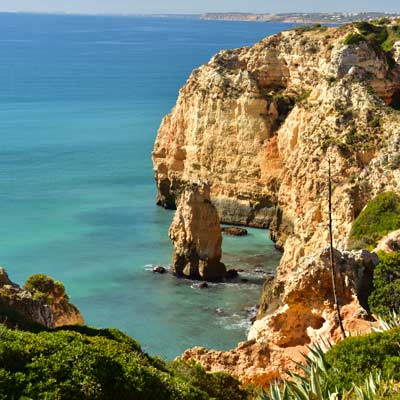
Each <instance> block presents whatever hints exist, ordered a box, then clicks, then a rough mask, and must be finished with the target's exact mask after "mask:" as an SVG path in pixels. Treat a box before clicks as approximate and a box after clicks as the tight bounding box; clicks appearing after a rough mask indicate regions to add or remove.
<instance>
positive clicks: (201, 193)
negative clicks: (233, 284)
mask: <svg viewBox="0 0 400 400" xmlns="http://www.w3.org/2000/svg"><path fill="white" fill-rule="evenodd" d="M169 237H170V238H171V240H172V242H173V244H174V253H173V257H172V272H173V273H175V274H176V275H178V276H184V277H186V278H191V279H203V280H210V281H216V280H221V279H222V278H223V277H224V276H225V273H226V269H225V265H224V264H223V263H221V262H220V260H221V255H222V250H221V245H222V234H221V225H220V222H219V217H218V212H217V210H216V208H215V206H214V205H213V204H212V203H211V201H210V188H209V187H208V185H206V184H203V185H198V184H193V185H188V186H187V187H186V188H185V189H184V191H183V192H182V194H181V196H180V199H179V205H178V209H177V210H176V213H175V216H174V219H173V221H172V224H171V227H170V229H169Z"/></svg>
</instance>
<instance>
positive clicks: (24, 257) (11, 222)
mask: <svg viewBox="0 0 400 400" xmlns="http://www.w3.org/2000/svg"><path fill="white" fill-rule="evenodd" d="M287 28H289V26H288V25H283V24H271V23H270V24H267V23H246V22H222V21H221V22H213V21H199V20H183V19H181V20H180V19H156V18H139V17H137V18H135V17H85V16H51V15H27V14H26V15H23V14H20V15H17V14H14V15H13V14H0V55H1V57H0V221H1V223H0V265H3V266H4V267H6V269H7V271H8V272H9V275H10V277H11V278H12V279H13V280H14V281H16V282H18V283H19V284H23V282H24V281H25V279H26V278H27V277H28V276H29V275H30V274H33V273H38V272H41V273H46V274H49V275H51V276H53V277H54V278H55V279H58V280H61V281H63V282H64V283H65V285H66V287H67V291H68V293H69V294H70V295H71V299H72V302H73V303H75V304H76V305H77V306H78V307H79V308H80V310H81V311H82V313H83V315H84V317H85V320H86V322H87V324H90V325H93V326H96V327H109V326H112V327H117V328H119V329H122V330H123V331H125V332H127V333H128V334H130V335H132V336H134V337H135V338H137V339H139V340H140V342H141V343H142V346H143V348H144V349H145V350H146V351H148V352H149V353H151V354H159V355H162V356H164V357H168V358H172V357H175V356H177V355H178V354H180V353H181V352H182V351H183V350H184V349H186V348H188V347H191V346H194V345H199V346H208V347H213V348H217V349H228V348H231V347H233V346H235V345H236V343H237V342H238V341H241V340H244V339H245V337H246V329H247V327H248V322H247V318H248V315H249V314H248V309H249V308H250V307H251V306H253V305H254V304H256V303H257V301H258V297H259V294H260V292H261V284H262V281H263V275H262V274H260V273H257V272H254V269H256V268H258V269H259V268H263V269H264V270H265V271H268V270H272V269H273V268H274V267H275V266H276V264H277V263H278V260H279V254H278V253H277V252H276V251H275V250H274V247H273V244H272V243H271V241H270V240H269V239H268V236H267V232H266V231H263V230H253V229H252V230H250V234H249V236H248V237H245V238H234V237H225V238H224V243H223V252H224V255H223V259H224V261H225V262H226V263H227V264H228V265H230V266H232V267H235V268H244V269H245V270H246V271H247V272H248V273H246V274H244V275H245V277H247V278H248V279H249V282H241V283H232V284H216V285H212V286H211V287H210V288H209V289H208V290H200V289H198V288H196V285H193V282H190V281H186V280H179V279H177V278H174V277H173V276H171V275H163V276H160V275H154V274H153V273H152V272H151V271H150V266H151V265H158V264H162V265H168V263H169V261H170V258H171V253H172V248H171V245H170V242H169V239H168V227H169V224H170V222H171V218H172V215H173V213H171V212H170V211H166V210H163V209H161V208H158V207H156V206H155V194H156V191H155V185H154V182H153V172H152V164H151V151H152V147H153V143H154V139H155V136H156V132H157V128H158V126H159V123H160V120H161V118H162V117H163V116H164V115H165V114H166V113H167V112H169V110H170V109H171V107H172V106H173V105H174V103H175V101H176V97H177V94H178V90H179V88H180V87H181V86H182V85H183V84H184V83H185V81H186V79H187V78H188V76H189V74H190V72H191V71H192V69H193V68H195V67H197V66H199V65H200V64H202V63H204V62H207V61H208V59H209V58H210V57H211V56H212V55H213V54H214V53H216V52H217V51H218V50H220V49H224V48H232V47H240V46H244V45H251V44H253V43H255V42H256V41H258V40H260V39H262V38H263V37H265V36H268V35H270V34H272V33H276V32H279V31H281V30H283V29H287ZM238 288H239V289H240V290H238Z"/></svg>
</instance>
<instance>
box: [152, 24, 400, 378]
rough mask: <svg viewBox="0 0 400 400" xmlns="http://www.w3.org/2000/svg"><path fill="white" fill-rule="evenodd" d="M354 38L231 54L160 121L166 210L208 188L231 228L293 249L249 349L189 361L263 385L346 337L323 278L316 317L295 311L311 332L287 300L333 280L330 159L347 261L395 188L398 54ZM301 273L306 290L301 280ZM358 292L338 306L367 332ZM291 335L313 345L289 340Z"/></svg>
mask: <svg viewBox="0 0 400 400" xmlns="http://www.w3.org/2000/svg"><path fill="white" fill-rule="evenodd" d="M350 33H357V28H356V26H355V25H348V26H343V27H340V28H324V27H322V28H316V29H309V30H307V29H297V30H291V31H286V32H282V33H280V34H278V35H274V36H271V37H269V38H266V39H264V40H262V41H261V42H259V43H257V44H256V45H254V46H253V47H249V48H241V49H235V50H229V51H222V52H220V53H218V54H217V55H216V56H214V57H213V58H212V59H211V60H210V62H209V63H208V64H206V65H203V66H202V67H200V68H199V69H197V70H195V71H194V72H193V73H192V75H191V76H190V78H189V79H188V81H187V83H186V85H185V86H184V87H183V88H182V89H181V91H180V93H179V98H178V101H177V103H176V106H175V107H174V109H173V110H172V112H171V113H170V114H169V115H167V116H166V117H165V118H164V120H163V122H162V124H161V126H160V129H159V132H158V135H157V140H156V143H155V146H154V152H153V165H154V171H155V179H156V183H157V188H158V203H159V204H160V205H163V206H165V207H169V208H174V207H175V206H176V204H178V203H179V198H180V196H182V193H183V191H184V188H185V185H187V184H190V183H193V182H197V181H207V182H209V183H210V188H211V192H210V199H211V201H212V203H213V204H215V206H216V208H217V210H218V214H219V216H220V219H221V221H222V222H227V223H234V224H243V225H253V226H259V227H269V229H270V233H271V236H272V238H273V240H274V241H275V243H276V245H277V246H278V247H279V248H281V249H284V253H283V256H282V259H281V262H280V265H279V266H278V268H277V272H276V276H275V278H274V280H273V281H272V282H269V283H268V284H266V286H265V289H264V291H263V293H262V296H261V299H260V307H259V314H258V321H257V322H256V323H255V324H254V326H253V328H252V329H251V331H250V334H249V341H248V342H245V343H242V344H240V345H239V346H238V347H237V348H236V349H234V350H232V351H231V352H222V353H221V352H213V351H208V350H205V349H200V350H196V351H194V350H193V351H192V350H189V351H188V352H187V353H185V357H193V358H196V359H197V360H199V361H200V362H201V363H202V364H203V365H205V366H206V368H209V369H210V370H225V371H228V372H232V373H234V374H235V375H236V376H239V377H240V378H241V379H243V380H244V381H246V382H255V383H260V382H262V383H263V384H266V383H267V382H268V381H269V380H270V379H275V378H276V377H278V376H279V375H280V374H281V372H282V371H283V370H284V369H285V368H287V367H289V366H293V363H292V362H291V361H290V360H291V359H293V358H294V359H299V358H301V354H300V353H301V352H302V351H306V350H307V348H306V347H305V344H304V343H305V342H308V344H310V343H312V342H313V341H314V340H315V337H316V336H315V335H314V334H312V333H313V332H314V331H315V332H318V331H319V330H321V332H323V333H326V334H327V336H328V338H330V339H332V340H334V341H335V340H339V339H340V335H337V332H338V330H337V329H338V327H337V325H334V323H335V320H334V318H333V313H332V303H331V301H330V298H329V296H330V295H329V293H328V292H327V291H326V290H328V286H329V285H328V283H327V282H325V280H324V279H325V278H324V279H323V280H322V281H323V282H324V286H323V287H324V288H325V289H326V290H325V293H322V292H321V294H320V295H318V296H316V297H311V299H312V302H313V303H314V302H315V306H314V308H315V310H318V312H317V314H315V311H313V310H314V308H312V304H309V305H307V307H305V306H304V304H303V303H302V302H300V303H299V307H300V308H301V310H302V312H303V314H302V317H301V318H302V319H303V320H304V321H305V322H304V323H305V324H306V325H307V326H303V327H300V328H299V329H298V328H296V326H295V325H293V324H294V323H295V322H296V321H297V320H298V319H296V318H294V317H293V315H294V314H290V313H291V310H295V308H294V306H293V305H290V304H291V303H290V301H289V299H290V298H296V296H300V299H301V298H302V296H304V299H305V291H306V289H307V290H309V291H310V292H311V293H313V292H315V290H317V291H318V288H317V289H315V288H314V286H315V285H317V284H318V283H317V282H319V281H318V280H317V279H314V278H315V277H313V275H310V274H312V273H314V272H315V271H320V272H318V274H320V273H322V272H323V271H324V269H319V267H318V265H323V262H322V261H321V257H322V256H321V254H322V253H321V252H323V249H326V246H327V245H328V243H329V234H328V229H327V223H328V193H327V192H328V191H327V187H328V173H327V170H328V163H329V162H330V163H331V168H332V186H333V195H332V218H333V221H334V226H333V241H334V245H335V248H337V249H338V251H339V252H340V254H341V256H340V257H342V255H343V257H345V258H346V257H347V256H345V255H344V254H345V253H344V252H345V250H346V249H347V242H348V236H349V233H350V230H351V226H352V223H353V221H354V219H355V218H356V217H357V216H358V215H359V213H360V212H361V210H362V209H363V208H364V206H365V205H366V203H367V202H368V201H369V200H370V199H371V198H373V197H374V196H375V195H376V194H378V193H381V192H383V191H389V190H390V191H394V192H397V193H399V192H400V168H398V160H399V159H400V128H399V127H400V115H399V112H398V111H397V110H396V108H398V107H399V106H400V65H399V61H398V60H399V58H398V54H399V53H398V48H399V47H398V44H395V46H394V53H393V54H394V56H393V57H391V56H388V54H387V53H385V52H383V51H381V49H379V48H378V47H377V46H374V45H371V43H369V42H367V41H361V42H360V43H358V44H351V45H346V44H344V42H345V39H346V38H347V37H348V35H349V34H350ZM309 257H312V258H313V259H314V261H315V263H316V264H315V263H313V262H311V263H310V262H309V260H310V259H309ZM349 262H350V261H349ZM350 264H351V262H350ZM316 266H317V267H316ZM314 267H315V268H316V270H315V271H314V269H315V268H314ZM321 268H322V267H321ZM299 269H302V271H303V272H302V275H299ZM307 269H308V270H307ZM313 271H314V272H313ZM318 276H319V275H318ZM321 276H322V275H321ZM323 276H324V275H323ZM300 278H301V280H302V281H304V284H305V283H307V285H308V286H307V287H303V286H302V285H303V284H302V283H301V282H300V281H299V282H298V283H299V284H298V285H297V286H296V285H294V284H292V282H296V280H298V279H300ZM321 279H322V278H321ZM350 281H354V282H355V281H356V280H354V279H352V280H350V278H349V282H350ZM326 285H328V286H326ZM356 286H357V284H355V286H351V285H350V286H348V287H349V288H350V289H349V292H348V293H350V292H351V293H353V294H352V296H350V297H349V296H347V297H344V299H343V301H344V303H343V305H344V307H343V316H344V318H345V326H346V329H349V330H351V329H352V328H351V326H353V325H354V326H355V327H356V329H359V326H360V327H361V328H360V329H361V330H362V331H366V330H367V328H366V327H365V320H364V313H363V312H362V311H360V310H361V309H362V307H361V306H360V298H359V297H360V296H361V297H362V293H361V292H360V291H357V290H356ZM367 286H368V285H367ZM288 288H289V289H290V292H287V291H286V290H289V289H288ZM296 291H299V292H298V294H296ZM325 295H326V296H327V300H326V301H323V300H322V298H323V297H324V296H325ZM321 302H322V304H321ZM288 307H289V308H288ZM360 307H361V308H360ZM286 313H289V314H286ZM306 313H307V315H308V313H310V315H308V317H307V318H306V317H305V314H306ZM315 315H318V316H317V317H315V318H314V316H315ZM358 315H359V316H360V318H358V317H357V318H356V316H358ZM283 316H284V317H283ZM286 317H287V318H286ZM346 320H347V321H346ZM358 320H359V321H361V322H360V323H358V322H357V321H358ZM278 322H279V323H278ZM321 324H322V325H321ZM368 324H369V322H368ZM368 324H367V325H368ZM320 325H321V326H320ZM368 326H370V325H368ZM303 328H304V329H303ZM364 328H365V329H364ZM290 329H293V330H294V332H297V333H299V332H304V331H306V336H304V338H308V339H307V340H305V341H304V343H303V342H302V341H301V340H299V339H296V338H290V337H289V336H287V334H286V333H285V332H286V331H287V330H290ZM297 333H295V334H294V335H295V336H296V335H297ZM271 335H273V336H271ZM279 337H280V338H281V339H279V340H278V339H277V338H279ZM251 365H252V367H251ZM271 365H273V366H271Z"/></svg>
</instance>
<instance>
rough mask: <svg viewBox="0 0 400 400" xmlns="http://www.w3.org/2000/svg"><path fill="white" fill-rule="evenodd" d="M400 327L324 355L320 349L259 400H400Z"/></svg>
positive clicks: (345, 343)
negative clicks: (289, 378)
mask: <svg viewBox="0 0 400 400" xmlns="http://www.w3.org/2000/svg"><path fill="white" fill-rule="evenodd" d="M399 341H400V327H396V328H393V329H391V330H388V331H386V332H379V333H372V334H370V335H366V336H359V337H350V338H347V339H345V340H344V341H342V342H340V343H339V344H337V345H336V346H334V347H332V348H331V349H330V350H329V351H328V352H327V353H325V352H324V351H323V349H322V348H321V347H320V346H316V347H314V348H311V349H310V350H311V354H310V355H309V356H305V359H306V364H305V365H304V366H302V370H303V374H302V375H301V376H300V375H297V374H293V373H289V375H290V377H291V380H290V381H284V382H282V383H279V382H278V383H275V384H273V385H272V386H271V388H270V390H269V392H268V393H267V392H264V394H263V395H262V396H261V399H262V400H309V399H313V400H327V399H336V400H339V399H341V400H380V399H392V400H395V399H397V400H399V399H400V387H399V385H398V383H396V382H398V381H399V380H400V347H399Z"/></svg>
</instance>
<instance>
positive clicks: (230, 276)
mask: <svg viewBox="0 0 400 400" xmlns="http://www.w3.org/2000/svg"><path fill="white" fill-rule="evenodd" d="M238 275H239V274H238V271H237V270H236V269H229V270H228V271H226V275H225V279H235V278H237V277H238Z"/></svg>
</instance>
